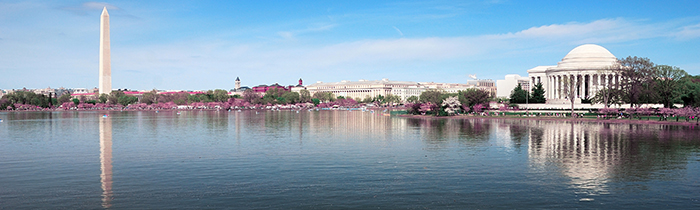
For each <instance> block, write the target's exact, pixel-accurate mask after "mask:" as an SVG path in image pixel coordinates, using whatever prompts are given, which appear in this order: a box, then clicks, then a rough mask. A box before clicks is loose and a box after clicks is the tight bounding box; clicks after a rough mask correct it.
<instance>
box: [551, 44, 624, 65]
mask: <svg viewBox="0 0 700 210" xmlns="http://www.w3.org/2000/svg"><path fill="white" fill-rule="evenodd" d="M615 62H617V58H616V57H615V55H613V54H612V53H610V51H608V49H605V48H604V47H601V46H600V45H595V44H584V45H581V46H578V47H576V48H574V49H573V50H571V51H569V54H566V56H564V58H563V59H561V61H560V62H559V63H558V64H557V68H559V69H600V68H605V67H609V66H611V65H613V64H615Z"/></svg>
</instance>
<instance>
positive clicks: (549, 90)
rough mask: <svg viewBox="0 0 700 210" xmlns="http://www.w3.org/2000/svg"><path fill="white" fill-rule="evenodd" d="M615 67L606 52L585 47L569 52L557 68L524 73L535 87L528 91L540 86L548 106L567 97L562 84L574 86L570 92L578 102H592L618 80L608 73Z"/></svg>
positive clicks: (546, 67)
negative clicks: (570, 82) (591, 100)
mask: <svg viewBox="0 0 700 210" xmlns="http://www.w3.org/2000/svg"><path fill="white" fill-rule="evenodd" d="M616 63H617V58H616V57H615V56H614V55H613V54H612V53H610V51H608V50H607V49H605V48H603V47H601V46H598V45H594V44H585V45H581V46H578V47H576V48H574V49H573V50H571V51H570V52H569V53H568V54H567V55H566V56H565V57H564V58H563V59H562V60H561V61H560V62H559V63H557V65H556V66H538V67H535V68H532V69H530V70H528V71H527V72H528V74H529V77H530V78H531V79H530V82H532V83H534V84H531V85H530V86H531V87H532V86H534V85H536V83H537V82H541V83H542V86H543V87H544V89H545V97H546V98H547V103H561V101H562V100H563V99H566V97H567V96H566V95H565V92H564V91H565V90H566V88H567V87H566V85H568V84H566V83H565V81H569V80H573V82H574V84H577V85H576V87H570V88H571V90H572V91H575V92H574V94H573V95H574V97H575V98H580V99H585V98H588V99H590V98H593V97H594V96H595V95H596V93H597V92H598V91H600V90H601V89H603V88H605V87H607V86H608V85H611V84H612V85H615V84H617V82H618V77H617V76H616V75H615V74H614V73H613V72H611V71H610V70H609V67H610V66H613V65H614V64H616ZM537 78H543V79H537Z"/></svg>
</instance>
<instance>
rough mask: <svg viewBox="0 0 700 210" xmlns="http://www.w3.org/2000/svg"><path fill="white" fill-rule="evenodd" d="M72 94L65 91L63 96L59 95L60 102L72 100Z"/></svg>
mask: <svg viewBox="0 0 700 210" xmlns="http://www.w3.org/2000/svg"><path fill="white" fill-rule="evenodd" d="M70 99H71V98H70V94H68V93H64V94H63V95H61V97H58V104H59V105H60V104H63V103H66V102H69V101H70Z"/></svg>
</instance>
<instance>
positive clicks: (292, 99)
mask: <svg viewBox="0 0 700 210" xmlns="http://www.w3.org/2000/svg"><path fill="white" fill-rule="evenodd" d="M281 98H283V99H284V101H285V102H286V103H292V104H293V103H297V102H299V100H300V96H299V93H297V92H286V93H284V94H282V97H281Z"/></svg>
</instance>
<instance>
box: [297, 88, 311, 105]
mask: <svg viewBox="0 0 700 210" xmlns="http://www.w3.org/2000/svg"><path fill="white" fill-rule="evenodd" d="M299 101H300V102H304V103H306V102H310V101H311V93H309V91H308V90H306V89H303V90H300V91H299Z"/></svg>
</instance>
